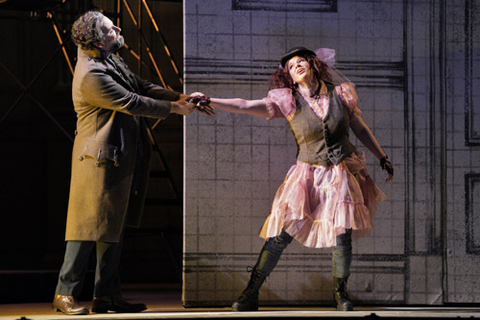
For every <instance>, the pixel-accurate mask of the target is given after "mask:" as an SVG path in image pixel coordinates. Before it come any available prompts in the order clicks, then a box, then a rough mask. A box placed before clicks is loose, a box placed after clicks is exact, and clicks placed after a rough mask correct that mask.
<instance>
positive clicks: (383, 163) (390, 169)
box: [380, 156, 393, 180]
mask: <svg viewBox="0 0 480 320" xmlns="http://www.w3.org/2000/svg"><path fill="white" fill-rule="evenodd" d="M380 166H381V167H382V169H383V170H385V171H387V173H388V174H389V175H390V176H392V177H393V166H392V163H391V162H390V161H389V160H388V157H387V156H385V157H383V158H382V159H380ZM388 180H390V179H388Z"/></svg>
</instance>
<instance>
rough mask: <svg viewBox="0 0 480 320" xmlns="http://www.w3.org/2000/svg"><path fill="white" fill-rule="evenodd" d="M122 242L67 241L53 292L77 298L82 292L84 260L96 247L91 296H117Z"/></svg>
mask: <svg viewBox="0 0 480 320" xmlns="http://www.w3.org/2000/svg"><path fill="white" fill-rule="evenodd" d="M122 244H123V241H122V240H120V242H102V241H96V242H95V241H67V247H66V249H65V258H64V261H63V265H62V268H61V269H60V274H59V277H58V283H57V288H56V290H55V293H56V294H61V295H69V296H74V297H78V296H79V295H80V292H81V291H82V287H83V281H84V279H85V273H86V272H87V268H88V259H89V257H90V254H91V252H92V250H93V249H94V247H95V246H96V253H97V254H96V256H97V265H96V270H95V286H94V292H93V295H94V297H102V296H110V295H121V290H120V276H119V270H118V268H119V265H120V257H121V251H122Z"/></svg>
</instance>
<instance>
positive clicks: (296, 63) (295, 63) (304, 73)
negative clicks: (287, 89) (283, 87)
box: [287, 56, 313, 83]
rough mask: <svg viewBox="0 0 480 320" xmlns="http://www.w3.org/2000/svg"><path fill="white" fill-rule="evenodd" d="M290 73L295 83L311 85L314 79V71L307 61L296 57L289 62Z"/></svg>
mask: <svg viewBox="0 0 480 320" xmlns="http://www.w3.org/2000/svg"><path fill="white" fill-rule="evenodd" d="M287 68H288V72H289V73H290V76H291V77H292V79H293V82H295V83H310V82H311V79H312V78H313V73H312V69H311V68H310V64H309V63H308V61H307V59H305V58H304V57H299V56H295V57H293V58H291V59H290V60H288V62H287Z"/></svg>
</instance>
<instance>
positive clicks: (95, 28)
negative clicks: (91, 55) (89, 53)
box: [72, 11, 104, 50]
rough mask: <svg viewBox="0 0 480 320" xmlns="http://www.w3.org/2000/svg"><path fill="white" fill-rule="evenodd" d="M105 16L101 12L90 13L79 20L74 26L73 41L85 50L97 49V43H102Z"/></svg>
mask: <svg viewBox="0 0 480 320" xmlns="http://www.w3.org/2000/svg"><path fill="white" fill-rule="evenodd" d="M103 17H104V16H103V14H102V13H101V12H99V11H88V12H86V13H84V14H83V15H82V16H81V17H80V18H78V19H77V20H76V21H75V22H74V23H73V26H72V41H73V42H74V43H75V44H76V45H77V46H79V47H80V48H82V49H84V50H92V49H95V48H96V46H95V43H97V42H100V41H102V39H103V36H104V34H103V31H102V20H103Z"/></svg>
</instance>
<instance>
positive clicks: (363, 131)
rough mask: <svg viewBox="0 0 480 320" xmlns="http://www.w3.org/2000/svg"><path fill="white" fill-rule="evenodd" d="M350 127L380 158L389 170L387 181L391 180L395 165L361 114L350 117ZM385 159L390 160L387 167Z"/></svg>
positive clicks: (381, 162)
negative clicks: (392, 164)
mask: <svg viewBox="0 0 480 320" xmlns="http://www.w3.org/2000/svg"><path fill="white" fill-rule="evenodd" d="M350 128H351V129H352V131H353V133H355V136H357V138H358V140H360V142H361V143H363V145H364V146H365V147H366V148H367V149H368V150H370V152H371V153H373V155H374V156H375V157H377V159H379V160H380V164H381V166H382V168H383V169H384V170H386V171H387V172H388V177H387V179H386V180H385V181H386V182H388V181H390V179H392V177H393V167H392V166H391V164H390V162H389V161H388V158H386V155H385V152H383V150H382V148H381V147H380V145H379V144H378V141H377V139H376V138H375V136H374V135H373V133H372V131H371V130H370V128H369V127H368V126H367V124H366V123H365V122H364V121H363V119H362V118H361V117H360V115H358V116H355V117H352V118H351V119H350ZM382 159H383V160H382ZM385 161H387V162H388V166H389V167H388V168H387V167H385Z"/></svg>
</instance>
